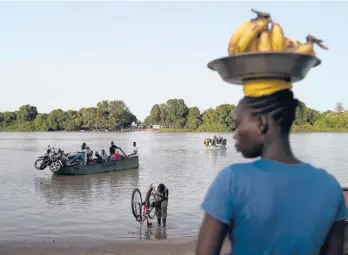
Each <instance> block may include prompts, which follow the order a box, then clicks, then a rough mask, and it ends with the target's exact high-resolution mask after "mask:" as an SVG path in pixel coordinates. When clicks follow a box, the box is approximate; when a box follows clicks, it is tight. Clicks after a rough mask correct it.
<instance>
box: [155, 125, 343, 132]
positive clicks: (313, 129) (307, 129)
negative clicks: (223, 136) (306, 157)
mask: <svg viewBox="0 0 348 255" xmlns="http://www.w3.org/2000/svg"><path fill="white" fill-rule="evenodd" d="M159 131H160V132H167V133H172V132H173V133H175V132H194V133H196V132H197V133H213V132H217V133H232V132H233V131H225V130H192V129H185V128H182V129H177V128H161V129H159ZM291 132H292V133H348V128H318V127H313V126H306V125H304V126H293V127H292V129H291Z"/></svg>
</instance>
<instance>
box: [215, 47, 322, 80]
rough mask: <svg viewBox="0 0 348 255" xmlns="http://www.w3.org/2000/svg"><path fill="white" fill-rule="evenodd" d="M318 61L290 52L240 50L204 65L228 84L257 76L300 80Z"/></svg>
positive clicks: (311, 57)
mask: <svg viewBox="0 0 348 255" xmlns="http://www.w3.org/2000/svg"><path fill="white" fill-rule="evenodd" d="M320 63H321V60H320V59H319V58H317V57H315V56H311V55H304V54H296V53H292V52H262V53H242V54H236V55H233V56H230V57H224V58H220V59H216V60H213V61H211V62H210V63H209V64H208V67H209V68H210V69H212V70H214V71H217V72H218V73H219V74H220V76H221V78H222V79H223V80H224V81H225V82H227V83H231V84H239V85H242V84H243V81H247V80H257V79H277V80H279V79H281V80H286V81H289V82H293V83H294V82H298V81H301V80H302V79H303V78H305V76H306V75H307V74H308V72H309V70H310V69H311V68H312V67H315V66H317V65H319V64H320Z"/></svg>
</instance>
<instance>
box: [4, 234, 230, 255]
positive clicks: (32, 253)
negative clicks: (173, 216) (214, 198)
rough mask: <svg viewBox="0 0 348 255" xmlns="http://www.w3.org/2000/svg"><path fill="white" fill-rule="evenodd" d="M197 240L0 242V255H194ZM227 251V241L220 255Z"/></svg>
mask: <svg viewBox="0 0 348 255" xmlns="http://www.w3.org/2000/svg"><path fill="white" fill-rule="evenodd" d="M196 243H197V241H196V238H180V239H168V240H143V241H140V240H139V241H138V240H137V241H120V240H118V241H115V242H110V241H99V240H79V241H68V240H44V241H41V242H26V243H23V242H18V243H16V242H12V243H6V245H4V244H1V243H0V254H1V255H19V254H20V255H63V254H64V255H133V254H134V255H135V254H141V255H172V254H173V255H174V254H181V255H193V254H194V253H195V249H196ZM228 252H229V242H228V241H227V240H226V241H225V243H224V247H223V252H222V253H221V254H226V253H228Z"/></svg>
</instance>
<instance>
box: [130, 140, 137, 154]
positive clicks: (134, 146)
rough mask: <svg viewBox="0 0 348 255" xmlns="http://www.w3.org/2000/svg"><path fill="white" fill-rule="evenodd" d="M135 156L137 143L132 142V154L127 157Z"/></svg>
mask: <svg viewBox="0 0 348 255" xmlns="http://www.w3.org/2000/svg"><path fill="white" fill-rule="evenodd" d="M137 154H138V148H137V143H136V142H133V152H132V153H131V154H129V155H128V157H129V156H133V155H137Z"/></svg>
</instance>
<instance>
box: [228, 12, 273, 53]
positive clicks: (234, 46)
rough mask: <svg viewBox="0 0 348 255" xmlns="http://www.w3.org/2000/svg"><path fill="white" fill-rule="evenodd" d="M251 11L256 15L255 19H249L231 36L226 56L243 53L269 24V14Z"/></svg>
mask: <svg viewBox="0 0 348 255" xmlns="http://www.w3.org/2000/svg"><path fill="white" fill-rule="evenodd" d="M251 11H253V12H255V13H256V14H257V17H256V18H255V19H251V20H249V21H247V22H244V23H243V24H241V25H240V26H239V27H238V28H237V29H236V30H235V31H234V33H233V34H232V36H231V38H230V41H229V44H228V54H229V55H233V54H235V53H240V52H245V51H246V50H247V49H248V48H249V46H250V44H251V42H252V40H253V39H254V38H255V37H256V36H257V35H258V34H259V33H260V32H261V31H262V30H264V29H265V28H266V27H267V25H268V23H269V22H270V19H271V18H270V14H268V13H264V12H259V11H255V10H254V9H251Z"/></svg>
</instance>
